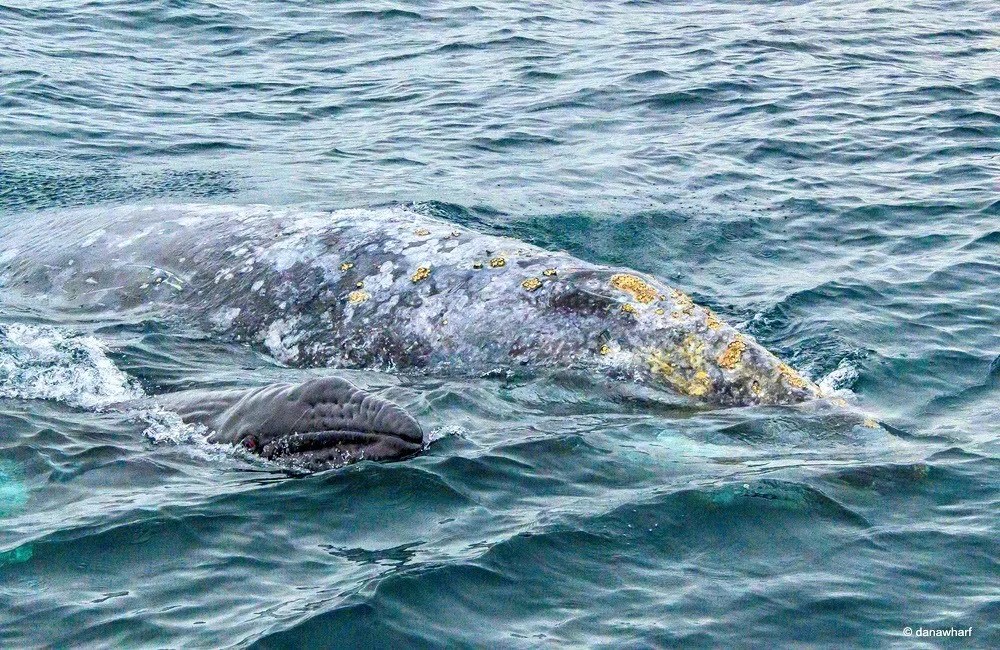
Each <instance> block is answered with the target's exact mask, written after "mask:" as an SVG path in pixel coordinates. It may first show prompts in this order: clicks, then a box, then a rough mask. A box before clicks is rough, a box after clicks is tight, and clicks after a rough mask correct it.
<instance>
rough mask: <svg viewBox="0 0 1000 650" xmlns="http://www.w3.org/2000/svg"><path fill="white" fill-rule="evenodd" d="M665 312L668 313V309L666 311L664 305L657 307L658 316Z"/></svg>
mask: <svg viewBox="0 0 1000 650" xmlns="http://www.w3.org/2000/svg"><path fill="white" fill-rule="evenodd" d="M665 313H667V311H666V310H665V309H664V308H663V307H657V308H656V315H657V316H662V315H664V314H665Z"/></svg>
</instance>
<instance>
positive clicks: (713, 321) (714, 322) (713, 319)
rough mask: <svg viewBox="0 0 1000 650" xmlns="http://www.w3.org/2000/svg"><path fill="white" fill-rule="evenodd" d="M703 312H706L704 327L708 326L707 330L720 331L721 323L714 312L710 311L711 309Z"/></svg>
mask: <svg viewBox="0 0 1000 650" xmlns="http://www.w3.org/2000/svg"><path fill="white" fill-rule="evenodd" d="M705 311H706V312H707V314H706V316H705V325H707V326H708V329H710V330H717V329H720V328H721V327H722V321H721V320H719V317H718V316H716V315H715V312H714V311H712V310H711V309H706V310H705Z"/></svg>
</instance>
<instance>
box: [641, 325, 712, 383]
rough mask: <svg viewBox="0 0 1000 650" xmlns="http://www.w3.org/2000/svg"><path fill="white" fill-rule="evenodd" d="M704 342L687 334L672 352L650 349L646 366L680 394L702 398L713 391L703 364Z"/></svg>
mask: <svg viewBox="0 0 1000 650" xmlns="http://www.w3.org/2000/svg"><path fill="white" fill-rule="evenodd" d="M704 352H705V343H704V341H702V340H701V339H699V338H698V337H696V336H688V337H686V338H685V339H684V341H683V342H682V343H681V345H680V346H678V347H677V348H676V349H675V350H673V351H672V353H667V352H664V351H663V350H653V351H652V352H650V353H649V356H648V357H647V358H646V361H647V363H648V364H649V369H650V371H651V372H653V373H654V374H657V375H660V376H661V377H662V378H663V380H664V381H666V382H667V383H668V384H669V385H670V386H671V387H672V388H673V389H674V390H676V391H677V392H678V393H681V394H682V395H689V396H691V397H705V396H706V395H708V394H709V393H711V392H712V388H713V384H712V377H711V375H709V374H708V367H707V366H706V363H705V357H704Z"/></svg>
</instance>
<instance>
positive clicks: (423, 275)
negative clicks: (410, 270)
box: [410, 266, 431, 282]
mask: <svg viewBox="0 0 1000 650" xmlns="http://www.w3.org/2000/svg"><path fill="white" fill-rule="evenodd" d="M430 276H431V269H430V267H429V266H421V267H420V268H418V269H417V270H416V272H415V273H414V274H413V275H411V276H410V279H411V280H413V281H414V282H420V281H421V280H426V279H427V278H429V277H430Z"/></svg>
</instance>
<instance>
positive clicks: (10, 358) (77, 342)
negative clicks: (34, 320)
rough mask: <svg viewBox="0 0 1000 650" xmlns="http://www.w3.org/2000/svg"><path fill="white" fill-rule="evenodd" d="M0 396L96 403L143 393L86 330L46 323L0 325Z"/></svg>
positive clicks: (85, 404)
mask: <svg viewBox="0 0 1000 650" xmlns="http://www.w3.org/2000/svg"><path fill="white" fill-rule="evenodd" d="M0 397H7V398H17V399H48V400H57V401H60V402H65V403H67V404H71V405H73V406H79V407H83V408H92V409H99V408H102V407H105V406H108V405H110V404H114V403H116V402H124V401H128V400H134V399H138V398H141V397H144V393H143V391H142V389H141V388H140V387H139V386H138V384H137V383H136V382H135V380H134V379H132V378H131V377H129V376H128V375H127V374H125V373H124V372H122V371H121V370H119V369H118V368H116V367H115V364H114V363H113V362H112V361H111V359H110V358H109V357H108V356H107V349H106V348H105V347H104V346H103V345H102V344H101V343H100V341H98V340H97V339H95V338H93V337H91V336H81V335H75V334H67V333H65V332H62V331H60V330H58V329H56V328H54V327H49V326H46V325H27V324H22V323H12V324H8V325H0Z"/></svg>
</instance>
